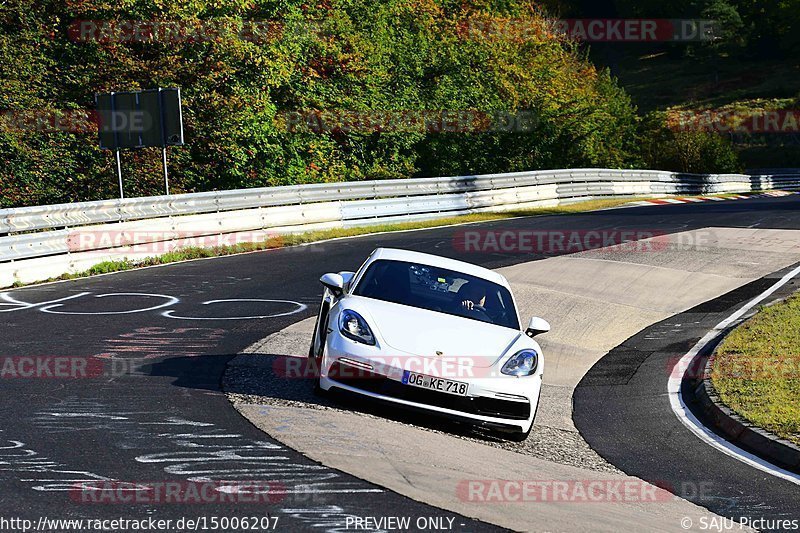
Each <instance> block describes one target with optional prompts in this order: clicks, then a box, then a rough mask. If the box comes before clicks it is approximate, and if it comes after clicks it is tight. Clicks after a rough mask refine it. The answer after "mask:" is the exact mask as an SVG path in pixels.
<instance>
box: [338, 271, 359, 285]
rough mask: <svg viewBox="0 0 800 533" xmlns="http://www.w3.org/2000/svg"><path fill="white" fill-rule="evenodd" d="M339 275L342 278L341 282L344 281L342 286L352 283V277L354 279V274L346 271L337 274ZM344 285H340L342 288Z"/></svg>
mask: <svg viewBox="0 0 800 533" xmlns="http://www.w3.org/2000/svg"><path fill="white" fill-rule="evenodd" d="M339 275H340V276H342V280H344V285H347V284H348V283H350V282H351V281H353V278H354V277H356V273H355V272H348V271H346V270H345V271H343V272H339ZM344 285H342V286H343V287H344Z"/></svg>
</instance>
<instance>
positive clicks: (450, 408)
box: [320, 332, 542, 432]
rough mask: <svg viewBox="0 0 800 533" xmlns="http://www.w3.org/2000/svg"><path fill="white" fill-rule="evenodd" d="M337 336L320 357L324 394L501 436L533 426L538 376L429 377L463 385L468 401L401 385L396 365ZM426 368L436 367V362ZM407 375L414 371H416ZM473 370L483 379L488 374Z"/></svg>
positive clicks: (371, 348) (368, 348) (372, 348)
mask: <svg viewBox="0 0 800 533" xmlns="http://www.w3.org/2000/svg"><path fill="white" fill-rule="evenodd" d="M337 333H338V332H331V334H330V335H329V337H328V339H327V343H326V347H325V350H324V352H323V359H322V365H321V369H320V370H321V372H320V387H321V388H322V389H324V390H331V389H340V390H344V391H347V392H350V393H355V394H360V395H363V396H368V397H370V398H374V399H376V400H380V401H383V402H388V403H392V404H395V405H399V406H402V407H406V408H411V409H415V410H421V411H425V412H429V413H435V414H437V415H440V416H445V417H448V418H453V419H458V420H462V421H467V422H469V423H472V424H475V425H481V426H488V427H492V428H496V429H501V430H508V431H520V432H526V431H528V430H529V429H530V427H531V426H532V425H533V420H534V417H535V415H536V407H537V403H538V400H539V392H540V390H541V383H542V379H541V371H540V370H537V373H536V374H534V375H533V376H527V377H524V378H515V377H511V376H503V375H500V376H472V377H468V378H464V377H459V376H452V375H449V374H447V373H433V374H432V375H434V376H437V377H445V378H448V379H453V380H455V381H462V382H466V383H467V384H468V390H467V395H466V396H456V395H453V394H447V393H443V392H437V391H433V390H428V389H423V388H420V387H415V386H411V385H405V384H403V383H402V376H403V371H404V370H405V369H404V368H401V367H400V365H397V364H395V365H389V364H387V362H388V361H390V360H391V359H392V358H387V357H386V356H385V355H384V354H382V353H381V350H380V349H379V348H376V347H375V346H367V345H363V344H360V343H357V342H354V341H351V340H350V339H346V338H344V337H342V336H341V335H338V334H337ZM403 357H406V356H401V359H402V358H403ZM402 360H404V361H407V359H402ZM376 361H378V362H377V363H376ZM426 362H427V363H428V364H429V365H430V364H433V366H434V367H435V365H436V361H434V362H433V363H431V361H430V360H428V361H426ZM541 364H542V362H541V361H540V365H541ZM361 365H364V366H361ZM367 366H370V367H371V368H369V369H368V368H367ZM412 370H414V371H417V370H416V368H412ZM475 370H476V371H479V372H480V371H486V373H487V374H488V372H489V370H490V369H475Z"/></svg>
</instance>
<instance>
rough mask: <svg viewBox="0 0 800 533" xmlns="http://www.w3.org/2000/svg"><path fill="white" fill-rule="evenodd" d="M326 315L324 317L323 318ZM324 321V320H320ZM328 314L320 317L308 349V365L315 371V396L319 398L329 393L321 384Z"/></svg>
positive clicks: (324, 313) (325, 313)
mask: <svg viewBox="0 0 800 533" xmlns="http://www.w3.org/2000/svg"><path fill="white" fill-rule="evenodd" d="M323 315H324V316H323ZM320 319H322V320H320ZM327 319H328V313H327V311H325V312H323V313H321V315H320V316H319V317H317V325H316V328H314V335H313V336H312V337H311V346H309V348H308V364H309V365H312V367H313V369H314V394H316V395H318V396H324V395H325V393H326V392H327V391H325V390H324V389H323V388H322V387H321V386H320V383H319V376H320V373H321V372H322V352H323V351H324V350H325V340H326V339H325V334H324V332H325V328H326V327H327V322H328V320H327ZM320 328H322V329H320ZM318 334H319V349H318V350H315V346H316V344H317V343H316V342H315V341H316V340H317V335H318Z"/></svg>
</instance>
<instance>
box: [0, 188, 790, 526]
mask: <svg viewBox="0 0 800 533" xmlns="http://www.w3.org/2000/svg"><path fill="white" fill-rule="evenodd" d="M798 208H800V200H798V197H797V196H789V197H784V198H762V199H750V200H746V201H737V202H717V203H713V204H711V203H706V204H700V205H693V204H683V205H674V206H655V207H640V208H633V209H615V210H607V211H598V212H593V213H587V214H582V215H571V216H568V217H564V216H547V217H534V218H526V219H517V220H506V221H498V222H492V223H485V224H481V225H480V227H481V228H482V229H487V228H491V229H502V228H513V229H525V228H535V229H539V230H548V229H556V230H563V229H564V228H565V227H567V228H569V229H572V230H598V229H611V228H615V229H620V230H621V229H632V230H639V229H642V228H648V229H650V230H657V231H660V232H665V233H671V232H679V231H687V230H691V229H695V228H705V227H715V226H716V227H734V228H736V227H738V228H741V227H758V228H773V229H800V209H798ZM456 231H459V229H458V228H438V229H431V230H425V231H416V232H404V233H395V234H387V235H373V236H365V237H361V238H355V239H347V240H340V241H335V242H326V243H319V244H315V245H310V246H304V247H298V248H293V249H284V250H275V251H269V252H260V253H254V254H247V255H240V256H231V257H224V258H218V259H213V260H203V261H194V262H188V263H182V264H176V265H168V266H164V267H159V268H151V269H142V270H138V271H132V272H126V273H120V274H115V275H111V276H103V277H98V278H92V279H84V280H78V281H73V282H67V283H57V284H50V285H43V286H38V287H30V288H24V289H17V290H13V291H7V293H6V297H5V299H4V300H0V303H1V304H3V305H0V331H2V346H3V354H2V355H4V356H6V357H14V356H16V357H20V356H73V357H78V358H92V359H93V361H94V360H99V361H101V362H102V363H103V364H104V365H105V366H104V370H105V372H106V373H107V374H104V375H102V376H97V377H94V378H89V379H52V378H51V379H26V378H18V379H4V380H3V383H2V387H3V395H2V398H3V402H2V406H1V407H0V416H2V423H0V428H1V429H2V431H0V483H2V489H3V490H2V491H0V517H23V518H29V519H32V520H39V519H40V518H41V517H43V516H45V517H48V518H70V517H72V518H84V519H85V518H95V517H103V518H116V517H125V518H135V517H139V518H142V517H155V518H172V519H175V520H177V519H178V518H182V517H197V516H206V517H211V516H218V517H219V516H227V517H231V516H257V515H265V514H267V513H270V514H271V515H277V516H278V517H279V522H278V529H279V530H312V529H313V530H317V531H319V530H331V529H336V527H337V526H336V524H339V526H338V527H339V529H340V530H344V528H343V527H342V525H343V523H344V521H345V520H346V517H347V516H350V517H354V516H359V517H364V516H370V515H371V516H386V515H387V511H388V512H389V514H391V515H397V516H412V517H419V516H423V517H425V516H429V517H444V518H452V519H453V527H454V529H455V530H463V531H475V530H483V529H495V528H493V527H492V526H490V525H487V524H482V523H480V522H476V521H471V520H469V519H468V518H465V517H462V516H459V515H454V514H453V513H447V512H443V511H440V510H437V509H435V508H432V507H429V506H426V505H424V504H421V503H418V502H414V501H413V500H410V499H408V498H405V497H402V496H399V495H397V494H395V493H392V492H390V491H386V490H383V489H381V488H380V487H376V486H374V485H371V484H368V483H366V482H363V481H360V480H357V479H355V478H352V477H350V476H347V475H345V474H342V473H339V472H336V471H334V470H331V469H328V468H326V467H324V466H321V465H318V464H315V463H313V462H311V461H310V460H308V459H305V458H304V457H303V456H301V455H300V454H298V453H296V452H293V451H291V450H289V449H287V448H285V447H284V446H282V445H280V444H278V443H277V442H276V441H274V440H273V439H271V438H270V437H268V436H265V435H264V434H263V433H262V432H260V431H259V430H257V429H255V428H254V427H252V426H251V425H250V424H249V423H248V422H247V421H245V420H244V419H243V418H241V417H240V415H238V413H236V412H235V411H234V410H233V409H232V407H231V406H230V405H229V403H228V401H227V399H226V398H225V396H224V395H223V394H222V393H221V392H220V377H221V375H222V373H223V371H224V368H225V365H226V363H227V362H228V361H229V360H230V358H231V357H232V356H233V355H234V354H236V353H238V352H239V351H241V350H242V349H243V348H244V347H246V346H248V345H250V344H252V343H253V342H255V341H256V340H258V339H260V338H262V337H264V336H265V335H268V334H269V333H272V332H275V331H279V330H281V329H283V328H285V327H286V326H288V325H290V324H291V323H294V322H296V321H298V320H300V319H303V318H307V317H309V316H311V315H312V314H313V313H314V312H315V306H316V304H317V303H318V299H319V295H320V294H321V290H320V287H319V285H318V283H317V282H316V280H317V279H318V278H319V276H320V275H321V274H323V273H325V272H329V271H338V270H350V269H353V268H354V267H357V266H358V264H359V263H360V261H361V260H362V259H363V258H364V257H365V256H366V255H367V254H368V253H369V252H370V251H371V250H372V249H373V248H375V247H376V246H394V247H402V248H409V249H414V250H419V251H424V252H429V253H436V254H439V255H445V256H450V257H455V258H460V259H465V260H468V261H470V262H473V263H477V264H481V265H483V266H486V267H489V268H498V267H501V266H507V265H511V264H515V263H519V262H523V261H531V260H535V259H538V258H541V257H543V256H542V255H518V254H499V253H487V254H475V253H470V254H468V255H465V254H462V253H460V252H458V251H457V250H455V249H454V248H453V246H452V239H453V235H454V232H456ZM145 294H147V295H149V296H144V295H145ZM64 298H68V299H66V300H63V301H60V302H54V301H55V300H61V299H64ZM264 300H271V301H264ZM276 300H280V301H276ZM21 302H24V303H21ZM47 302H50V303H49V304H48V303H47ZM292 302H296V303H292ZM37 304H38V305H37ZM159 305H161V306H163V307H160V308H157V309H148V308H153V307H156V306H159ZM726 305H733V304H732V303H731V302H730V301H728V302H727V303H726ZM54 306H55V307H54ZM303 306H307V307H305V308H303ZM726 309H727V308H726ZM723 311H724V309H723ZM165 315H166V316H165ZM264 316H268V318H250V319H241V317H264ZM709 320H710V321H712V322H713V319H709ZM712 325H713V324H712ZM696 333H697V331H695V330H692V331H689V332H687V334H688V335H689V336H690V337H689V340H687V341H686V342H688V343H690V342H691V338H694V335H696ZM682 342H683V341H682ZM612 355H613V354H612ZM634 360H636V359H635V358H634ZM617 361H618V360H617ZM653 363H654V364H656V365H657V364H658V362H657V361H653ZM93 364H94V363H93ZM131 368H135V370H134V371H133V372H130V369H131ZM658 370H659V371H660V373H659V374H658V376H654V375H651V376H650V377H651V378H652V379H655V378H656V377H658V378H659V381H658V382H657V383H656V382H653V383H650V384H649V386H650V387H651V389H652V390H651V393H650V394H651V397H653V398H656V400H654V401H652V402H643V404H642V409H656V410H657V412H658V415H657V417H658V418H659V419H662V420H663V421H664V422H665V427H666V428H665V429H664V428H661V429H663V430H664V431H662V432H661V433H652V429H651V428H649V427H647V426H645V425H642V424H639V425H637V424H630V425H626V424H624V423H622V422H620V421H617V422H616V423H615V424H614V425H612V424H611V422H610V420H609V419H612V418H615V415H616V416H618V417H622V416H623V415H624V416H631V417H635V418H639V419H640V418H647V417H651V418H653V417H654V415H653V414H652V413H650V414H644V415H643V414H642V412H643V411H636V412H631V411H632V410H633V409H634V408H635V405H630V404H629V405H625V404H626V402H625V401H624V400H623V401H619V402H617V403H616V404H614V405H615V409H620V410H619V411H613V410H612V409H609V413H608V414H606V415H604V416H605V418H598V419H597V420H596V421H592V420H591V419H589V420H588V422H587V420H586V419H581V418H580V415H579V414H578V413H576V422H577V423H578V426H579V429H581V431H582V433H584V435H585V436H586V438H587V440H588V441H589V443H590V444H592V445H593V446H594V445H595V442H598V444H597V448H596V449H597V450H598V451H599V452H600V453H601V455H603V456H604V457H606V458H607V459H609V460H610V461H611V462H612V463H614V464H615V465H617V466H619V467H620V468H621V469H622V470H624V471H626V472H627V473H633V474H635V475H641V476H642V477H644V478H645V479H654V480H661V479H663V478H665V477H667V478H668V479H671V480H672V481H681V480H691V481H696V480H698V479H702V480H711V482H712V483H716V485H715V487H717V488H719V487H721V486H724V487H727V488H728V489H729V490H730V492H731V493H732V494H738V495H739V497H738V498H731V499H726V503H725V505H726V507H725V508H724V509H723V508H722V507H721V506H716V507H715V504H713V503H709V502H708V501H704V502H698V503H700V505H703V506H705V507H708V508H710V509H711V508H712V507H714V509H712V510H716V511H718V512H722V514H724V515H726V516H737V515H742V516H744V515H747V514H748V513H749V514H750V515H753V511H754V510H759V509H763V510H764V512H765V513H771V514H773V515H776V516H777V515H781V516H782V515H783V514H785V513H784V511H786V510H787V509H792V508H793V509H795V510H796V509H799V508H800V496H798V494H800V491H798V490H797V487H796V486H793V487H789V486H780V484H777V483H775V482H774V480H771V479H768V476H767V475H766V474H763V473H761V472H758V471H755V470H752V469H750V468H748V467H744V466H742V465H738V464H735V462H733V461H731V460H727V459H726V458H725V457H724V456H722V455H721V454H718V453H717V452H715V451H713V450H711V449H706V447H705V445H704V444H703V443H702V442H700V441H699V440H698V439H696V438H694V437H693V436H691V435H690V434H689V433H688V430H686V429H685V428H683V427H682V426H681V427H679V426H680V424H679V422H678V421H677V419H675V420H674V423H675V425H674V426H670V425H669V424H668V423H667V419H668V418H669V417H672V418H674V415H672V413H671V412H670V411H669V405H668V401H667V400H666V394H665V393H664V395H663V398H661V399H662V400H663V402H662V403H661V404H659V403H658V401H657V397H658V394H655V393H653V392H652V391H655V390H664V391H665V390H666V385H665V384H664V383H663V381H664V380H663V377H664V374H665V372H664V370H663V367H662V368H659V369H658ZM610 372H611V373H612V374H614V373H616V374H618V377H617V378H614V377H613V376H611V377H609V378H608V379H610V380H611V382H612V383H618V382H620V381H624V380H627V378H628V377H629V375H630V368H629V367H628V366H627V365H625V364H621V365H620V364H617V365H614V367H613V368H611V370H610ZM108 374H110V375H108ZM619 376H621V377H619ZM641 377H642V379H644V378H645V377H646V376H644V375H642V376H641ZM587 378H588V376H587ZM623 378H624V379H623ZM594 383H595V385H597V382H594ZM603 384H605V383H601V385H603ZM645 386H647V384H645ZM582 394H583V393H582ZM605 394H607V392H606V393H605ZM581 401H583V400H581V399H576V407H577V408H578V411H580V405H581V404H580V402H581ZM620 405H623V406H624V407H625V412H622V410H621V408H620ZM663 405H666V407H665V409H663V410H662V406H663ZM595 414H597V410H596V409H595ZM599 416H600V415H598V417H599ZM623 420H627V419H623ZM586 423H588V424H589V425H590V426H592V425H593V428H592V430H591V431H585V430H584V424H586ZM612 428H613V429H612ZM601 440H602V441H603V442H600V441H601ZM620 441H625V442H626V446H625V447H621V446H619V442H620ZM614 442H616V447H615V444H614ZM669 448H674V449H676V450H680V451H681V453H680V457H677V458H675V457H673V456H672V455H669V454H666V453H663V454H659V453H656V452H664V450H665V449H669ZM622 449H625V450H627V451H628V452H629V453H621V452H620V451H619V450H622ZM687 457H688V458H691V459H693V460H692V461H690V462H681V460H683V459H686V458H687ZM672 460H674V461H675V462H670V461H672ZM659 469H663V470H659ZM659 472H663V475H661V476H660V477H657V475H658V474H659ZM654 475H655V476H656V477H653V476H654ZM682 476H683V477H682ZM715 476H717V477H715ZM207 479H212V480H228V481H230V480H246V481H259V480H263V481H270V482H277V483H280V484H281V486H285V487H286V489H288V492H289V494H287V495H286V496H285V498H283V499H280V498H278V499H280V501H278V502H275V503H274V504H271V505H263V504H245V503H239V504H230V503H225V504H212V503H207V504H205V505H196V504H189V505H178V504H158V503H147V504H138V505H137V504H126V503H116V504H113V505H109V504H97V503H86V502H80V501H75V494H74V491H72V492H71V491H70V488H71V487H73V486H74V484H75V483H79V482H85V481H97V480H116V481H117V482H126V483H137V482H138V483H143V482H148V483H152V482H159V481H174V480H195V481H203V480H207ZM757 486H763V487H764V488H763V489H759V490H760V492H758V491H755V489H754V487H757ZM690 499H691V498H690ZM769 502H772V503H773V505H771V506H770V505H768V504H767V503H769ZM776 502H777V503H776ZM589 511H590V510H587V512H589ZM756 514H757V515H758V516H761V514H763V513H761V514H759V513H756ZM445 523H447V521H446V522H445ZM590 523H591V517H590V516H587V529H590ZM370 529H371V530H375V529H376V528H374V527H373V528H370ZM351 530H352V529H351Z"/></svg>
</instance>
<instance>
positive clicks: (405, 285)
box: [353, 259, 519, 330]
mask: <svg viewBox="0 0 800 533" xmlns="http://www.w3.org/2000/svg"><path fill="white" fill-rule="evenodd" d="M353 294H355V295H357V296H364V297H367V298H374V299H376V300H383V301H386V302H394V303H398V304H403V305H409V306H412V307H418V308H420V309H427V310H429V311H436V312H439V313H446V314H448V315H455V316H460V317H464V318H470V319H473V320H480V321H481V322H489V323H491V324H495V325H498V326H504V327H507V328H512V329H516V330H519V319H518V318H517V312H516V310H515V309H514V304H513V301H512V299H511V293H510V292H509V291H508V289H506V288H505V287H503V286H501V285H498V284H497V283H493V282H491V281H488V280H485V279H483V278H478V277H475V276H470V275H468V274H463V273H461V272H456V271H454V270H447V269H445V268H439V267H434V266H430V265H422V264H416V263H407V262H405V261H388V260H385V259H379V260H377V261H375V262H374V263H372V264H371V265H370V266H369V267H368V268H367V271H366V272H365V273H364V276H363V277H362V278H361V281H360V282H359V283H358V286H357V287H356V288H355V290H354V291H353Z"/></svg>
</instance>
